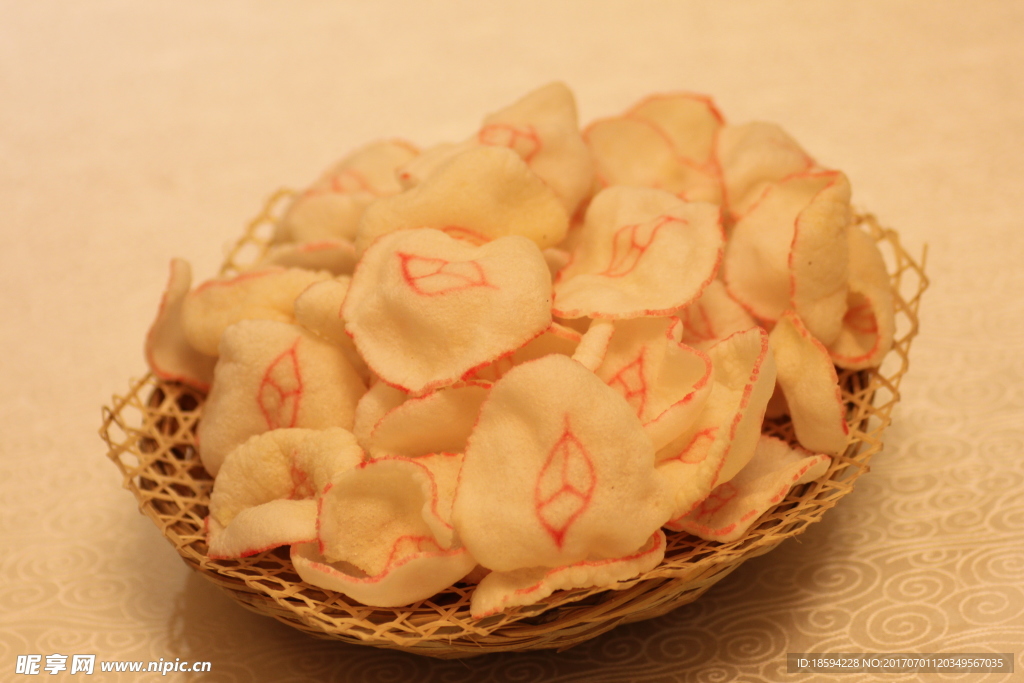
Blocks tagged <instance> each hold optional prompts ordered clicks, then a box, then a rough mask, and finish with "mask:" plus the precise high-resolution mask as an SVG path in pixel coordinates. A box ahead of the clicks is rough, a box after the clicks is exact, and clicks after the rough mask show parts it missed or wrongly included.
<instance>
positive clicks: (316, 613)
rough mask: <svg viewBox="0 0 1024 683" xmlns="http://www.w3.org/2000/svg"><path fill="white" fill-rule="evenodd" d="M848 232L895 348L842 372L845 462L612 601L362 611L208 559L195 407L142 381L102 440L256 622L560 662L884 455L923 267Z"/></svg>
mask: <svg viewBox="0 0 1024 683" xmlns="http://www.w3.org/2000/svg"><path fill="white" fill-rule="evenodd" d="M289 194H290V193H289V192H288V191H281V192H278V193H277V194H276V195H274V196H273V197H271V199H270V200H269V201H268V202H267V205H266V206H265V207H264V210H263V212H262V213H261V214H260V215H259V216H258V217H257V218H256V219H255V220H254V221H253V222H252V224H251V225H250V226H249V229H248V230H247V232H246V233H245V235H244V236H243V237H242V239H241V240H239V242H238V243H237V244H235V246H234V247H233V248H232V249H231V250H230V252H229V254H228V256H227V258H226V261H225V263H224V265H223V268H222V273H223V274H230V273H233V272H237V271H239V270H240V269H242V268H244V267H245V266H246V265H247V264H249V263H252V262H253V261H254V260H255V259H256V258H258V257H259V256H260V255H261V254H262V253H263V251H264V250H265V249H266V245H267V241H268V239H269V233H270V230H271V229H272V226H273V223H274V221H275V219H276V213H277V212H278V211H279V209H280V207H281V205H282V202H283V200H285V199H286V198H287V197H288V196H289ZM857 220H858V221H859V222H860V223H861V224H862V225H863V226H864V227H866V228H867V229H868V230H869V231H870V232H871V234H872V235H873V236H874V237H875V239H876V241H877V243H878V245H879V247H880V248H881V250H882V252H883V254H884V255H885V257H886V260H887V262H888V264H889V268H890V275H891V283H892V289H893V292H894V294H895V310H896V319H897V328H896V329H897V335H896V343H895V345H894V347H893V350H892V351H891V352H890V354H889V356H888V357H887V358H886V361H885V363H883V365H882V367H881V368H879V369H871V370H863V371H842V372H840V375H839V379H840V385H841V387H842V391H843V398H844V400H845V402H846V409H847V420H848V422H849V426H850V435H851V443H850V445H849V447H848V448H847V449H846V451H845V453H843V454H842V455H840V456H838V457H835V458H833V462H832V465H831V467H830V468H829V470H828V472H827V473H826V474H825V475H824V476H822V477H821V478H820V479H818V480H816V481H814V482H811V483H808V484H804V485H802V486H799V487H796V488H794V489H793V490H792V491H791V492H790V494H789V495H788V496H787V497H786V498H785V499H784V500H783V501H782V502H781V503H779V504H778V505H776V506H775V507H774V508H772V509H771V510H769V511H768V512H766V513H765V514H764V515H763V516H762V517H761V518H760V519H759V520H758V521H757V522H756V523H755V524H754V525H753V526H752V527H751V528H750V530H749V531H748V532H747V533H746V534H745V535H744V536H743V537H742V538H740V539H739V540H736V541H732V542H729V543H719V542H715V541H704V540H701V539H699V538H696V537H694V536H690V535H688V534H686V533H677V532H667V535H668V543H667V549H666V552H665V559H664V561H663V562H662V563H661V564H660V565H659V566H658V567H656V568H654V569H653V570H651V571H649V572H647V573H645V574H642V575H640V576H638V577H636V578H634V579H631V580H629V581H623V582H620V583H618V584H617V585H615V586H612V587H610V588H602V589H578V590H569V591H559V592H556V593H555V594H553V595H551V596H550V597H549V598H547V599H546V600H543V601H542V602H540V603H538V604H535V605H531V606H525V607H518V608H513V609H509V610H507V611H505V612H503V613H499V614H496V615H493V616H490V617H487V618H484V619H481V620H476V619H473V618H471V617H470V614H469V601H470V595H471V593H472V586H464V585H461V584H456V585H455V586H452V587H451V588H449V589H447V590H445V591H443V592H441V593H439V594H437V595H435V596H434V597H432V598H430V599H429V600H424V601H422V602H420V603H417V604H414V605H410V606H408V607H400V608H395V609H381V608H374V607H367V606H364V605H362V604H360V603H357V602H355V601H353V600H351V599H349V598H347V597H345V596H344V595H341V594H339V593H335V592H333V591H328V590H323V589H321V588H317V587H315V586H311V585H309V584H307V583H305V582H303V581H302V580H301V579H300V578H299V577H298V575H297V574H296V573H295V570H294V569H293V567H292V564H291V561H290V560H289V558H288V550H287V548H284V549H277V550H273V551H267V552H264V553H261V554H259V555H255V556H252V557H247V558H243V559H237V560H212V559H210V558H209V557H207V554H206V538H205V533H204V530H203V520H204V518H205V517H206V515H207V503H208V501H209V496H210V492H211V490H212V488H213V480H212V478H211V477H210V475H209V474H208V473H207V472H206V471H205V470H204V469H203V466H202V464H201V462H200V460H199V457H198V453H197V451H196V440H195V431H196V425H197V423H198V421H199V420H200V419H201V415H202V408H203V400H204V396H203V394H201V393H198V392H196V391H194V390H192V389H189V388H188V387H185V386H183V385H180V384H177V383H173V382H165V381H162V380H159V379H157V378H156V377H154V376H153V375H148V376H146V377H144V378H142V379H141V380H137V381H134V382H132V384H131V387H130V388H129V389H128V391H127V392H126V393H125V394H124V395H123V396H115V397H114V398H113V400H112V404H111V405H110V406H108V407H104V409H103V425H102V427H101V429H100V435H101V436H102V438H103V439H104V441H106V443H107V445H108V447H109V451H108V456H109V458H110V459H111V460H112V461H113V462H114V463H115V464H116V465H117V467H118V468H119V469H120V471H121V473H122V475H123V477H124V486H125V488H127V489H129V490H130V491H131V492H132V493H133V494H134V495H135V497H136V498H137V499H138V503H139V508H140V510H141V512H142V513H143V514H145V515H146V516H147V517H149V518H150V519H152V520H153V522H154V523H155V524H156V526H157V528H158V529H160V532H161V533H162V534H163V535H164V536H165V537H166V538H167V540H168V541H170V542H171V544H172V545H173V546H174V548H175V549H176V550H177V551H178V553H179V554H180V555H181V557H182V559H183V560H184V561H185V563H186V564H188V565H189V566H190V567H192V568H193V569H194V570H196V571H197V572H199V573H200V574H202V575H203V576H204V577H206V578H207V579H209V580H210V581H212V582H213V583H214V584H216V585H217V586H219V587H220V588H222V589H223V590H225V591H226V592H227V593H228V594H229V595H231V596H232V597H233V598H234V599H235V600H236V601H238V602H239V603H241V604H242V605H243V606H245V607H247V608H248V609H250V610H252V611H255V612H257V613H259V614H263V615H268V616H271V617H273V618H275V619H277V620H278V621H281V622H284V623H286V624H289V625H290V626H293V627H295V628H297V629H299V630H301V631H304V632H306V633H309V634H310V635H313V636H316V637H320V638H328V639H336V640H341V641H346V642H350V643H360V644H365V645H372V646H375V647H381V648H391V649H397V650H403V651H406V652H414V653H417V654H422V655H428V656H431V657H438V658H446V659H448V658H458V657H469V656H474V655H479V654H484V653H488V652H501V651H514V650H535V649H565V648H568V647H571V646H572V645H575V644H577V643H580V642H582V641H585V640H587V639H590V638H593V637H595V636H597V635H599V634H601V633H604V632H605V631H608V630H610V629H612V628H614V627H615V626H617V625H618V624H623V623H629V622H634V621H640V620H643V619H650V618H652V617H656V616H660V615H662V614H665V613H666V612H669V611H671V610H673V609H675V608H677V607H679V606H682V605H685V604H687V603H690V602H692V601H694V600H696V599H697V598H699V597H700V596H701V595H702V594H703V593H704V592H705V591H707V590H708V589H709V588H710V587H711V586H713V585H714V584H715V583H716V582H718V581H720V580H721V579H723V578H724V577H725V576H727V575H728V574H729V573H730V572H732V571H733V570H734V569H736V568H737V567H738V566H739V565H740V563H742V562H743V561H745V560H747V559H749V558H752V557H756V556H758V555H762V554H764V553H766V552H768V551H770V550H772V549H773V548H775V547H776V546H777V545H779V544H780V543H781V542H782V541H783V540H785V539H787V538H790V537H791V536H795V535H797V534H799V533H801V532H803V531H804V530H805V529H806V528H807V527H808V525H810V524H812V523H814V522H816V521H818V520H819V519H821V517H822V515H823V514H824V513H825V512H826V511H827V510H828V509H829V508H831V507H832V506H834V505H835V504H836V503H837V502H838V501H839V499H840V498H842V497H843V496H845V495H846V494H847V493H849V492H850V491H851V490H852V488H853V485H854V482H855V481H856V479H857V478H858V477H859V476H861V475H862V474H864V473H865V472H866V471H867V470H868V463H869V461H870V460H871V458H872V457H874V456H875V455H877V454H878V452H879V451H880V450H881V449H882V435H883V432H884V430H885V429H886V427H887V426H888V425H889V423H890V420H891V415H892V411H893V408H894V407H895V405H896V403H897V402H898V400H899V384H900V380H901V378H902V377H903V375H904V374H905V373H906V371H907V368H908V364H909V353H910V345H911V342H912V340H913V339H914V337H915V335H916V334H917V330H918V317H917V312H918V306H919V303H920V299H921V295H922V293H923V292H924V290H925V289H926V288H927V286H928V280H927V277H926V276H925V274H924V256H922V259H921V263H920V264H919V263H917V262H915V260H914V259H912V258H911V257H910V256H909V255H908V254H907V253H906V251H904V249H903V248H902V247H901V245H900V243H899V239H898V236H897V234H896V233H895V232H894V231H892V230H887V229H883V228H882V227H880V226H879V225H878V223H877V221H876V220H875V219H874V217H872V216H870V215H867V214H861V215H859V216H858V217H857ZM765 431H766V432H767V433H770V434H773V435H776V436H779V437H781V438H783V439H786V440H787V441H789V442H790V443H795V439H794V436H793V431H792V428H791V425H790V423H789V422H788V419H783V420H781V421H773V422H768V423H766V424H765Z"/></svg>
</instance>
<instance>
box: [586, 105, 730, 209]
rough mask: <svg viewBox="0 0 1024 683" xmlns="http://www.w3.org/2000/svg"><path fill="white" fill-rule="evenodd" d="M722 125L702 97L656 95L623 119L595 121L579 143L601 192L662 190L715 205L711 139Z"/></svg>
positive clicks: (717, 190) (717, 184) (717, 179)
mask: <svg viewBox="0 0 1024 683" xmlns="http://www.w3.org/2000/svg"><path fill="white" fill-rule="evenodd" d="M723 124H724V120H723V118H722V115H721V114H720V113H719V111H718V109H717V108H716V107H715V105H714V103H713V102H711V100H710V99H709V98H707V97H704V96H702V95H693V94H688V93H674V94H669V95H656V96H654V97H650V98H647V99H646V100H644V101H642V102H640V103H639V104H637V105H636V106H634V107H633V108H632V109H630V110H629V111H628V112H627V113H626V114H625V115H623V116H620V117H614V118H610V119H603V120H601V121H596V122H594V123H592V124H591V125H590V126H588V127H587V129H586V131H585V132H584V137H585V139H586V141H587V143H588V144H589V146H590V149H591V151H592V152H593V154H594V159H595V164H596V166H597V174H598V177H599V178H600V182H601V183H602V185H604V186H609V185H636V186H641V187H654V188H658V189H661V190H666V191H668V192H671V193H673V194H675V195H678V196H679V197H681V198H684V199H686V200H688V201H702V202H712V203H715V204H717V203H720V202H721V198H722V191H721V175H720V173H719V170H718V164H717V162H716V159H715V155H714V152H715V139H716V136H717V134H718V131H719V129H720V128H721V127H722V125H723Z"/></svg>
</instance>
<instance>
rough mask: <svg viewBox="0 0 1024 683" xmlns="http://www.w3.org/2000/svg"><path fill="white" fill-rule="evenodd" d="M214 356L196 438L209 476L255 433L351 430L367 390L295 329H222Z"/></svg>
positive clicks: (270, 325)
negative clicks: (218, 354) (291, 429)
mask: <svg viewBox="0 0 1024 683" xmlns="http://www.w3.org/2000/svg"><path fill="white" fill-rule="evenodd" d="M221 351H222V353H221V357H220V360H219V361H218V362H217V368H216V371H215V373H214V382H213V388H212V389H211V390H210V394H209V396H207V399H206V403H205V405H204V406H203V419H202V420H200V422H199V431H198V438H199V444H200V445H199V455H200V458H201V459H202V461H203V466H204V467H205V468H206V471H207V472H209V473H210V474H212V475H215V476H216V475H217V472H218V471H219V470H220V467H221V464H222V463H223V461H224V459H225V458H226V457H227V455H228V454H229V453H230V452H231V451H233V450H234V449H235V448H236V447H238V446H240V445H241V444H243V443H244V442H245V441H246V440H248V439H249V438H250V437H251V436H254V435H256V434H262V433H263V432H267V431H271V430H275V429H280V428H282V427H307V428H311V429H326V428H328V427H343V428H345V429H351V427H352V424H353V414H354V412H355V407H356V402H357V401H358V400H359V398H360V397H361V396H362V395H363V393H365V391H366V387H365V385H364V384H363V382H362V380H361V379H360V378H359V375H358V374H357V373H356V371H355V370H354V369H353V368H352V365H351V363H349V362H348V360H347V359H346V357H345V354H344V353H343V352H342V351H341V350H340V349H339V348H338V347H336V346H334V345H333V344H330V343H328V342H325V341H323V340H321V339H319V338H318V337H315V336H313V335H312V334H311V333H309V332H307V331H305V330H303V329H302V328H301V327H297V326H295V325H290V324H288V323H282V322H277V321H273V320H244V321H242V322H239V323H236V324H234V325H232V326H231V327H229V328H228V329H227V330H225V332H224V338H223V341H222V343H221Z"/></svg>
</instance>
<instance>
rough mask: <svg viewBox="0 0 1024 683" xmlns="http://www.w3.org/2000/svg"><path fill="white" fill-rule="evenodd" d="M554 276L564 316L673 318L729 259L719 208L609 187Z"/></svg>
mask: <svg viewBox="0 0 1024 683" xmlns="http://www.w3.org/2000/svg"><path fill="white" fill-rule="evenodd" d="M581 230H582V232H583V233H584V235H583V241H581V242H580V244H579V245H578V246H577V248H576V250H575V251H574V252H573V256H572V260H571V261H570V262H569V264H568V265H566V266H565V267H564V268H563V269H562V270H561V271H559V273H558V277H557V279H556V280H555V303H554V307H553V309H552V310H553V311H554V314H555V315H557V316H560V317H563V318H579V317H594V318H611V319H616V318H635V317H638V316H653V315H667V314H670V313H672V312H674V311H675V310H676V309H678V308H680V307H682V306H685V305H686V304H687V303H689V302H691V301H693V300H694V299H696V298H697V297H698V296H700V293H701V291H703V289H704V288H705V287H706V286H707V285H708V283H709V282H711V280H712V279H713V278H714V276H715V272H716V270H717V269H718V264H719V261H720V260H721V257H722V243H723V235H722V227H721V223H720V221H719V212H718V208H717V207H715V206H713V205H711V204H705V203H699V202H694V203H688V202H684V201H682V200H681V199H678V198H677V197H675V196H673V195H671V194H669V193H667V192H664V191H662V190H655V189H650V188H639V187H618V186H616V187H609V188H608V189H605V190H602V191H601V192H600V193H599V194H598V195H597V196H596V197H595V198H594V200H593V201H592V202H591V203H590V207H589V208H588V209H587V215H586V221H585V223H584V226H583V228H582V229H581Z"/></svg>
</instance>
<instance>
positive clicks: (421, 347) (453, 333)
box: [342, 230, 551, 393]
mask: <svg viewBox="0 0 1024 683" xmlns="http://www.w3.org/2000/svg"><path fill="white" fill-rule="evenodd" d="M550 301H551V278H550V275H549V272H548V267H547V264H546V263H545V262H544V256H543V255H542V254H541V251H540V249H539V248H538V247H537V245H536V244H534V243H533V242H531V241H530V240H528V239H526V238H524V237H521V236H518V235H510V236H508V237H502V238H499V239H496V240H494V241H492V242H488V243H487V244H484V245H481V246H479V247H474V246H471V245H469V244H466V243H465V242H461V241H459V240H456V239H453V238H451V237H449V236H447V235H445V234H444V233H441V232H438V231H437V230H403V231H401V232H395V233H390V234H388V235H385V236H384V237H382V238H381V239H380V240H378V241H377V242H376V243H375V244H374V245H373V247H371V248H370V249H369V250H368V251H367V252H366V254H365V255H364V257H363V259H362V261H361V262H360V263H359V267H358V268H357V269H356V272H355V274H354V275H353V277H352V284H351V286H350V288H349V292H348V296H347V297H346V298H345V304H344V306H343V308H342V314H343V316H344V318H345V320H346V325H345V327H346V330H347V332H348V333H349V334H350V335H352V338H353V340H354V341H355V345H356V348H358V349H359V352H360V353H361V355H362V356H363V358H364V359H365V360H366V362H367V364H368V365H369V366H370V368H371V369H372V370H373V371H374V373H376V374H377V375H378V376H379V377H380V378H381V379H382V380H384V381H385V382H387V383H388V384H391V385H392V386H395V387H398V388H401V389H403V390H404V391H407V392H411V393H424V392H426V391H430V390H432V389H437V388H440V387H443V386H447V385H449V384H453V383H455V382H456V381H457V380H458V379H459V378H461V377H462V376H463V375H464V374H466V373H467V372H469V371H470V370H472V369H474V368H478V367H481V366H483V365H485V364H487V363H490V362H492V361H494V360H495V359H497V358H498V357H500V356H502V355H504V354H506V353H509V352H512V351H514V350H515V349H518V348H519V347H521V346H523V345H524V344H526V342H528V341H529V340H531V339H533V338H534V337H536V336H537V335H539V334H541V333H542V332H543V331H544V330H546V329H547V328H548V327H549V326H550V325H551V310H550Z"/></svg>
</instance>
